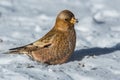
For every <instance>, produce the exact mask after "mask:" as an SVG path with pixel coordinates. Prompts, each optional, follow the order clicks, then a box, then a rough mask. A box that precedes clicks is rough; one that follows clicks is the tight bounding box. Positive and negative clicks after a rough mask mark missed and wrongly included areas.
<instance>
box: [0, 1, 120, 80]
mask: <svg viewBox="0 0 120 80" xmlns="http://www.w3.org/2000/svg"><path fill="white" fill-rule="evenodd" d="M119 4H120V0H60V1H58V0H56V1H55V0H53V1H52V0H51V1H50V0H0V80H120V7H119V6H120V5H119ZM64 9H68V10H71V11H72V12H73V13H74V14H75V16H76V18H78V19H79V23H78V24H76V25H75V29H76V33H77V43H76V49H75V51H74V53H73V55H72V57H71V58H70V59H69V61H68V62H67V63H64V64H62V65H46V64H42V63H38V62H36V61H32V60H31V59H30V58H29V57H28V56H26V55H18V54H3V53H4V51H6V50H7V49H10V48H14V47H18V46H22V45H25V44H28V43H31V42H34V41H36V40H37V39H39V38H40V37H42V36H43V35H44V34H45V33H46V32H48V31H49V30H50V29H51V28H52V26H53V25H54V23H55V18H56V15H57V14H58V13H59V12H60V11H61V10H64Z"/></svg>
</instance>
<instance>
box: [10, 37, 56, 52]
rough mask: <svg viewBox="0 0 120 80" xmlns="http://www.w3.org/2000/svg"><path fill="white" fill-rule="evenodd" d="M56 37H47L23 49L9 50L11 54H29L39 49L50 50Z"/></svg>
mask: <svg viewBox="0 0 120 80" xmlns="http://www.w3.org/2000/svg"><path fill="white" fill-rule="evenodd" d="M54 36H55V35H45V36H44V37H43V38H41V39H39V40H37V41H35V42H33V43H31V44H28V45H25V46H22V47H17V48H12V49H9V50H10V53H29V52H32V51H35V50H38V49H42V48H48V47H50V46H51V45H52V41H53V39H54Z"/></svg>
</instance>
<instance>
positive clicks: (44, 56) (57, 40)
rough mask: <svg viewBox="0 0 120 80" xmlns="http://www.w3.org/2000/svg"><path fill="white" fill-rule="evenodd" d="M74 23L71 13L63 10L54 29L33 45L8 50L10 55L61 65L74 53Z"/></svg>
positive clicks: (75, 20)
mask: <svg viewBox="0 0 120 80" xmlns="http://www.w3.org/2000/svg"><path fill="white" fill-rule="evenodd" d="M76 22H77V19H75V16H74V14H73V13H72V12H71V11H69V10H63V11H61V12H60V13H59V14H58V16H57V18H56V22H55V25H54V27H53V28H52V29H51V30H50V31H49V32H48V33H47V34H46V35H45V36H43V37H42V38H41V39H39V40H37V41H35V42H34V43H31V44H28V45H25V46H22V47H18V48H13V49H10V53H23V54H27V55H28V56H30V57H31V58H33V59H34V60H36V61H39V62H42V63H48V64H62V63H64V62H66V61H67V60H68V59H69V57H70V56H71V54H72V53H73V51H74V48H75V44H76V33H75V29H74V24H75V23H76Z"/></svg>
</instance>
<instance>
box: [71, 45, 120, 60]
mask: <svg viewBox="0 0 120 80" xmlns="http://www.w3.org/2000/svg"><path fill="white" fill-rule="evenodd" d="M118 50H120V43H118V44H117V45H115V46H113V47H110V48H106V47H105V48H99V47H94V48H89V49H81V50H76V51H75V52H74V53H73V55H72V56H71V58H70V59H69V62H70V61H79V60H82V59H83V58H84V57H85V56H93V55H96V56H99V55H104V54H109V53H112V52H115V51H118Z"/></svg>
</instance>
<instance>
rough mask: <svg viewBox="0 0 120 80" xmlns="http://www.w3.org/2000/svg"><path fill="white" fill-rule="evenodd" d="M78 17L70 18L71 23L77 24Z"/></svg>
mask: <svg viewBox="0 0 120 80" xmlns="http://www.w3.org/2000/svg"><path fill="white" fill-rule="evenodd" d="M78 22H79V21H78V19H75V18H74V17H72V19H71V20H70V23H72V24H75V23H78Z"/></svg>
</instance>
